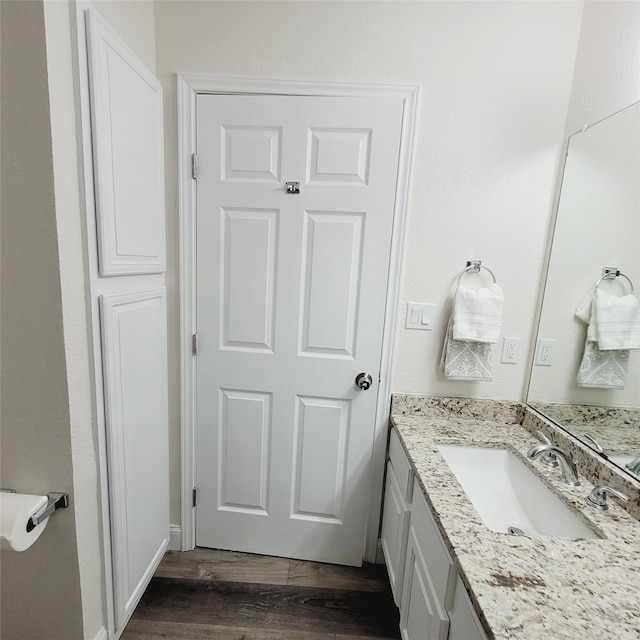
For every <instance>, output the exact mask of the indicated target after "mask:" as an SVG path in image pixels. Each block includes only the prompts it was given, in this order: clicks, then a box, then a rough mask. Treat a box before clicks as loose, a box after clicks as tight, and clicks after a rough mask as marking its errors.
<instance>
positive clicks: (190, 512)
mask: <svg viewBox="0 0 640 640" xmlns="http://www.w3.org/2000/svg"><path fill="white" fill-rule="evenodd" d="M177 93H178V211H179V250H180V405H181V409H180V410H181V425H182V426H181V464H182V469H181V478H182V481H181V492H180V495H181V519H182V523H181V524H182V540H181V547H182V550H183V551H187V550H190V549H193V548H194V547H195V511H194V509H193V506H192V490H193V487H194V486H195V464H194V460H195V451H194V442H195V411H196V390H195V364H196V363H195V358H194V357H193V355H192V351H191V346H192V345H191V336H192V335H193V334H194V333H195V324H196V309H195V304H196V278H195V275H196V264H195V260H196V252H195V246H196V243H195V239H196V237H195V231H196V230H195V222H196V216H195V195H196V191H195V181H194V180H193V179H192V174H191V171H192V166H191V155H192V153H193V152H194V150H195V134H196V99H197V96H198V95H199V94H237V95H256V94H258V95H260V94H262V95H296V96H323V97H399V98H402V99H403V101H404V108H403V115H402V132H401V138H400V153H399V159H398V180H397V183H396V194H395V209H394V215H393V229H392V236H391V256H390V261H389V280H388V287H387V297H386V308H385V324H384V333H383V338H382V357H381V361H380V386H379V390H378V400H377V404H376V417H375V433H374V444H373V452H372V481H371V488H370V492H369V513H368V516H367V529H366V538H365V547H364V559H365V560H367V561H369V562H375V559H376V550H377V546H378V545H377V542H378V529H379V523H380V511H381V505H382V486H383V478H384V458H385V449H386V444H387V426H388V418H389V407H390V403H391V364H392V356H393V349H394V342H395V334H396V323H397V317H398V313H397V309H398V302H399V298H400V283H401V279H400V276H401V271H402V256H403V248H404V237H405V226H406V218H407V215H406V212H407V209H408V203H409V177H410V173H411V156H412V151H413V141H414V131H415V125H416V113H417V103H418V85H388V84H362V83H339V82H314V81H298V80H279V79H269V78H243V77H234V76H210V75H204V74H179V75H178V78H177Z"/></svg>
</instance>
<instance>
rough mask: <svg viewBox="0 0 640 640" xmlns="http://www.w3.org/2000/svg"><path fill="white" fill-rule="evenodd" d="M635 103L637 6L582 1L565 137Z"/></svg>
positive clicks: (638, 86) (639, 42)
mask: <svg viewBox="0 0 640 640" xmlns="http://www.w3.org/2000/svg"><path fill="white" fill-rule="evenodd" d="M638 100H640V2H638V0H587V2H586V3H585V7H584V15H583V19H582V28H581V31H580V42H579V46H578V55H577V58H576V67H575V74H574V78H573V86H572V89H571V102H570V103H569V112H568V116H567V128H566V133H567V135H568V136H569V135H571V134H573V133H575V132H576V131H580V129H582V127H583V125H585V124H586V125H589V126H591V125H593V124H595V123H596V122H598V121H599V120H602V119H603V118H606V117H608V116H610V115H611V114H612V113H615V112H616V111H620V109H624V108H625V107H627V106H629V105H630V104H632V103H633V102H637V101H638Z"/></svg>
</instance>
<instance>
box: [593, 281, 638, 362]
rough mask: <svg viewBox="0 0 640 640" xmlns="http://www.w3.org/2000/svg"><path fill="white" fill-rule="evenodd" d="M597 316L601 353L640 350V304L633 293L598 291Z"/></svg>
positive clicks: (596, 301)
mask: <svg viewBox="0 0 640 640" xmlns="http://www.w3.org/2000/svg"><path fill="white" fill-rule="evenodd" d="M595 316H596V325H597V332H598V348H599V349H600V351H612V350H619V349H640V303H638V298H636V297H635V295H633V294H632V293H630V294H628V295H626V296H612V295H611V294H610V293H606V292H604V291H600V289H598V290H597V291H596V300H595Z"/></svg>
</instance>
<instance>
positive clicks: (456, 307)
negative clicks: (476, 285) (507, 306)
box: [453, 283, 504, 344]
mask: <svg viewBox="0 0 640 640" xmlns="http://www.w3.org/2000/svg"><path fill="white" fill-rule="evenodd" d="M503 305H504V294H503V292H502V289H501V288H500V287H499V286H498V285H497V284H495V283H494V284H490V285H489V286H488V287H483V288H482V289H468V288H466V287H458V289H457V290H456V294H455V299H454V304H453V339H454V340H467V341H470V342H490V343H494V344H495V343H496V342H498V339H499V338H500V328H501V325H502V307H503Z"/></svg>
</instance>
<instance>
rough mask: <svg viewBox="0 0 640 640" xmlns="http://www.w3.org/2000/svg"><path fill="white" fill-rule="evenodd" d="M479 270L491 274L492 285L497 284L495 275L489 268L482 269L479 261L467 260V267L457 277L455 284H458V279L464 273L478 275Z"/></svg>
mask: <svg viewBox="0 0 640 640" xmlns="http://www.w3.org/2000/svg"><path fill="white" fill-rule="evenodd" d="M480 269H485V270H486V271H488V272H489V273H490V274H491V277H492V278H493V283H494V284H496V283H497V280H496V275H495V273H493V271H491V269H489V267H483V266H482V264H481V262H480V260H467V266H466V268H465V269H464V271H461V272H460V275H459V276H458V280H457V284H460V279H461V278H462V276H463V275H464V274H465V273H480Z"/></svg>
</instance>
